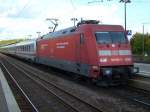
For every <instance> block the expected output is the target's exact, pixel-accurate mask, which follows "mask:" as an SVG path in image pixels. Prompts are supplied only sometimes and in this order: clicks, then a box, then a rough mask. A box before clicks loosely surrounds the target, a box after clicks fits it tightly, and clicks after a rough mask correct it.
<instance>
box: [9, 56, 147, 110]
mask: <svg viewBox="0 0 150 112" xmlns="http://www.w3.org/2000/svg"><path fill="white" fill-rule="evenodd" d="M9 61H10V62H11V63H12V62H13V63H14V65H15V66H16V67H18V68H20V69H22V70H23V71H24V72H26V73H27V74H29V72H32V74H30V76H31V77H32V78H34V79H36V80H38V81H40V82H41V83H42V84H44V85H46V86H50V85H49V84H47V82H45V81H44V80H47V81H49V79H44V76H45V75H50V74H45V73H44V72H42V71H39V70H36V69H34V68H33V67H31V66H27V65H26V64H24V63H22V62H18V61H17V62H16V61H13V59H10V58H9ZM40 74H42V75H40ZM35 75H36V76H35ZM42 76H43V77H42ZM46 77H47V76H46ZM52 82H54V84H55V85H56V86H58V85H57V84H56V83H55V81H52ZM84 86H87V85H86V84H85V85H84ZM50 88H53V89H54V88H55V87H50ZM88 88H90V89H91V90H93V91H94V92H96V93H97V94H99V95H101V93H102V92H104V94H105V93H106V94H109V95H110V96H112V97H119V98H121V99H125V100H126V101H127V102H130V103H129V104H130V105H133V104H135V105H136V106H135V110H136V108H139V107H141V105H142V107H144V108H145V110H149V109H150V102H148V101H150V97H149V96H147V94H146V96H145V95H144V93H143V91H142V90H140V91H137V90H136V89H135V88H126V87H125V88H109V89H108V88H107V89H104V88H99V87H95V86H92V85H91V86H89V85H88ZM58 91H59V90H58ZM65 91H67V92H68V90H65ZM70 93H71V94H73V93H72V92H70ZM60 96H61V95H60ZM61 97H65V95H63V96H61ZM82 97H83V98H81V97H80V98H81V100H84V96H82ZM96 100H97V101H98V103H99V109H100V110H105V109H103V108H102V109H101V106H100V105H101V104H102V102H103V101H101V100H99V98H98V99H96ZM85 101H86V102H87V103H88V102H90V103H91V104H92V105H94V103H92V101H90V100H87V99H86V100H85ZM121 102H122V101H121ZM123 104H124V103H123ZM125 104H126V103H125ZM74 106H75V105H74ZM95 106H98V105H95ZM105 106H106V107H107V106H108V108H109V103H108V105H107V104H105ZM112 108H115V107H112ZM117 108H118V107H117ZM124 108H125V107H124ZM125 110H126V109H125ZM122 111H124V109H123V110H121V111H118V112H122ZM127 111H128V109H127ZM116 112H117V110H116ZM129 112H130V111H129ZM131 112H134V111H131ZM136 112H141V111H136ZM142 112H149V111H142Z"/></svg>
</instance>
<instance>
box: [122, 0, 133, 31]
mask: <svg viewBox="0 0 150 112" xmlns="http://www.w3.org/2000/svg"><path fill="white" fill-rule="evenodd" d="M120 2H121V3H124V28H125V31H126V30H127V28H126V26H127V22H126V21H127V8H126V4H127V3H131V0H120Z"/></svg>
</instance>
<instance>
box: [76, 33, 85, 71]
mask: <svg viewBox="0 0 150 112" xmlns="http://www.w3.org/2000/svg"><path fill="white" fill-rule="evenodd" d="M78 37H79V38H77V44H76V56H77V63H76V65H77V71H78V72H81V70H82V64H83V63H85V61H86V56H85V55H86V50H85V49H86V48H85V39H84V34H83V33H81V34H80V35H79V36H78Z"/></svg>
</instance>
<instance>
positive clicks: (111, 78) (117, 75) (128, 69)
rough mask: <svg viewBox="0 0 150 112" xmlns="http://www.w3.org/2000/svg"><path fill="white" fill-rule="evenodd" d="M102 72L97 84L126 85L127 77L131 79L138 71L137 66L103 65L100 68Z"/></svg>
mask: <svg viewBox="0 0 150 112" xmlns="http://www.w3.org/2000/svg"><path fill="white" fill-rule="evenodd" d="M100 71H101V72H100V73H101V74H102V75H101V76H102V77H100V78H99V79H98V81H97V85H100V86H114V85H126V84H127V81H128V79H132V78H133V77H135V76H136V73H137V72H138V71H139V70H138V68H136V67H133V66H117V67H103V68H101V69H100Z"/></svg>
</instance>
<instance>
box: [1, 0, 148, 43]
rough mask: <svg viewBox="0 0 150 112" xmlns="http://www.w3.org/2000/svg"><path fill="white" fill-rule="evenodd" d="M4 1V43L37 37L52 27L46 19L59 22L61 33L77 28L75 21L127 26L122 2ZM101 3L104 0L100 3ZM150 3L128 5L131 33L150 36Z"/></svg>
mask: <svg viewBox="0 0 150 112" xmlns="http://www.w3.org/2000/svg"><path fill="white" fill-rule="evenodd" d="M91 1H93V0H0V40H4V39H14V38H28V37H29V36H28V35H32V38H35V37H37V33H36V32H38V31H40V32H41V34H45V33H47V32H48V31H49V29H48V27H49V26H50V27H52V26H53V24H51V23H50V22H49V21H46V18H57V19H59V21H58V23H59V26H58V28H57V30H59V29H62V28H66V27H70V26H73V22H72V21H71V20H70V19H71V18H73V17H76V18H78V20H80V19H81V18H83V19H96V20H100V21H102V23H104V24H120V25H123V26H124V4H123V3H119V0H112V1H107V0H103V2H93V3H90V4H88V2H91ZM96 1H101V0H96ZM149 11H150V0H131V3H128V4H127V29H130V30H132V31H133V33H135V32H142V23H145V24H144V26H145V32H149V33H150V13H149Z"/></svg>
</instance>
